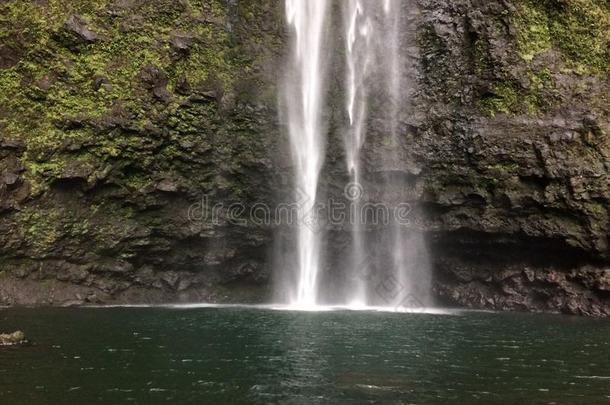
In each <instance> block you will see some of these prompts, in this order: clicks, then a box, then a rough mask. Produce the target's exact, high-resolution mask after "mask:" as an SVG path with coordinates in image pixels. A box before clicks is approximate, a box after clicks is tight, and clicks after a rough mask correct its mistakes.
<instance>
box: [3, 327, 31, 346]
mask: <svg viewBox="0 0 610 405" xmlns="http://www.w3.org/2000/svg"><path fill="white" fill-rule="evenodd" d="M28 343H29V342H28V340H27V339H26V338H25V333H23V332H22V331H20V330H18V331H16V332H13V333H4V334H0V346H24V345H27V344H28Z"/></svg>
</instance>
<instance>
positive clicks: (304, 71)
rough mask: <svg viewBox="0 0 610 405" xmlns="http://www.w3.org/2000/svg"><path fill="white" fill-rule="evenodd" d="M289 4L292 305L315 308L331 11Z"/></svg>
mask: <svg viewBox="0 0 610 405" xmlns="http://www.w3.org/2000/svg"><path fill="white" fill-rule="evenodd" d="M285 6H286V18H287V22H288V24H289V26H290V28H291V30H292V35H293V44H292V54H291V56H290V61H289V73H288V77H287V80H286V83H285V85H284V94H283V96H284V103H285V105H286V107H287V123H288V134H289V138H290V145H291V151H292V157H293V160H294V164H295V188H296V193H295V194H296V199H297V200H300V201H301V203H300V205H299V208H298V211H299V212H298V219H299V221H298V224H297V229H296V266H297V278H296V280H297V282H296V291H294V292H293V293H292V297H291V303H292V304H293V305H295V306H300V307H310V306H315V305H316V302H317V283H318V273H319V271H320V235H319V234H318V232H316V231H317V229H315V228H314V227H312V226H311V225H310V224H311V222H312V221H315V220H316V218H315V215H316V212H315V207H316V201H317V194H318V181H319V177H320V169H321V167H322V163H323V160H324V146H325V139H324V136H323V133H322V132H323V125H322V118H321V115H322V107H323V105H324V99H325V97H324V88H323V86H324V61H323V56H324V55H323V51H322V47H323V43H322V41H323V36H324V32H325V24H326V19H327V16H328V12H329V10H328V3H327V1H326V0H315V1H311V0H286V3H285Z"/></svg>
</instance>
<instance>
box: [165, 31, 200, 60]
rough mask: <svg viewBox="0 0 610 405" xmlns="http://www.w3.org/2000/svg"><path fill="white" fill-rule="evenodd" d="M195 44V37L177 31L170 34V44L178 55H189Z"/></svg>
mask: <svg viewBox="0 0 610 405" xmlns="http://www.w3.org/2000/svg"><path fill="white" fill-rule="evenodd" d="M194 43H195V36H194V35H191V34H185V33H181V32H176V31H173V32H170V34H169V44H170V46H171V47H172V49H173V50H174V51H176V52H178V53H182V54H188V53H189V50H190V49H191V47H192V46H193V44H194Z"/></svg>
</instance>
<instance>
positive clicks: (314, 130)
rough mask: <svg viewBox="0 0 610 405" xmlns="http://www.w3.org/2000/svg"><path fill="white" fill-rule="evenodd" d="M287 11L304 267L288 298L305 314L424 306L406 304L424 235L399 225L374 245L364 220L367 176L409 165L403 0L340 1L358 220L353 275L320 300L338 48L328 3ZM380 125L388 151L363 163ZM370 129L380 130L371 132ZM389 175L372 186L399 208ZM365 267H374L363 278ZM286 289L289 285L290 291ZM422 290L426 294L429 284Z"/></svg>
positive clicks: (289, 102) (348, 150) (299, 250)
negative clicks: (324, 307) (330, 82)
mask: <svg viewBox="0 0 610 405" xmlns="http://www.w3.org/2000/svg"><path fill="white" fill-rule="evenodd" d="M285 5H286V18H287V22H288V25H289V27H290V29H291V34H292V38H293V39H292V48H291V55H290V59H289V60H288V74H287V76H286V80H285V83H284V86H283V104H284V107H285V110H284V111H285V113H286V114H285V118H286V123H287V127H288V133H289V139H290V145H291V152H292V158H293V162H294V172H295V182H294V183H295V195H296V198H297V201H300V204H299V207H298V219H299V223H298V225H297V227H296V232H295V243H296V246H295V249H294V251H295V257H296V260H295V263H296V269H297V270H296V276H295V278H294V280H291V282H290V283H289V288H288V290H289V292H288V294H286V295H287V296H288V301H289V303H290V304H291V305H292V306H293V307H299V308H305V309H307V308H316V306H317V305H320V304H322V303H325V301H327V302H328V301H329V302H332V303H334V304H337V305H343V306H349V307H352V308H361V307H367V306H379V305H381V306H385V307H397V306H417V304H418V302H419V303H421V300H419V298H420V297H421V295H420V296H419V297H417V298H415V300H411V301H410V302H409V301H408V299H409V296H410V295H412V294H414V293H415V292H416V290H418V288H416V287H417V286H416V284H417V283H419V282H420V279H421V278H420V277H418V274H419V273H420V270H419V269H418V266H419V263H421V262H422V261H421V260H419V259H416V257H417V256H418V255H419V256H422V255H421V254H420V252H421V251H422V246H423V245H422V244H421V243H420V242H421V238H419V239H418V238H417V237H413V234H412V233H410V232H409V231H408V230H406V229H405V227H404V226H403V225H402V224H398V223H397V221H394V222H392V223H390V224H388V225H387V226H386V227H385V228H383V229H381V230H378V235H381V236H380V237H379V238H378V240H374V238H373V237H372V236H370V235H369V234H368V232H367V231H368V230H367V229H366V227H365V225H366V223H365V221H363V220H365V218H362V217H361V215H362V212H363V211H362V210H361V207H362V206H363V204H364V203H365V200H364V199H361V198H360V197H361V196H362V195H363V193H366V191H367V190H365V189H364V185H365V184H366V181H367V174H368V173H370V172H367V171H366V170H365V168H366V169H369V167H368V166H369V164H370V165H374V166H378V167H379V166H381V167H386V169H384V170H385V172H386V173H392V172H393V171H394V170H395V169H394V168H395V167H396V164H398V163H397V162H404V161H405V156H402V155H401V153H404V151H402V150H403V149H402V147H401V137H402V136H403V134H402V133H401V131H400V130H399V127H400V125H399V123H400V122H401V118H400V117H399V116H400V115H401V114H400V113H401V112H402V111H403V110H404V107H405V105H404V103H403V102H404V99H405V96H404V87H405V86H404V84H403V83H402V81H401V78H402V76H403V75H404V72H403V69H404V62H405V59H404V55H403V53H404V52H402V49H403V47H404V44H403V43H401V41H402V38H401V35H402V34H403V33H404V31H403V28H404V27H402V26H401V22H402V21H403V18H402V16H401V9H403V6H404V5H405V2H404V1H403V0H383V2H378V1H373V0H343V2H342V3H341V11H342V17H343V26H342V29H343V30H344V32H343V35H342V38H343V46H344V49H345V78H344V80H343V84H344V97H345V105H344V108H345V113H346V120H345V127H344V147H345V155H346V166H347V173H348V176H349V182H350V184H349V185H348V186H349V187H350V188H348V187H346V196H347V197H348V198H349V199H350V200H351V209H352V215H350V216H349V217H348V218H349V219H350V226H349V227H347V228H344V229H349V231H350V232H351V244H350V247H349V249H350V255H349V257H347V258H346V259H345V260H344V261H345V262H346V266H347V267H348V268H349V269H350V273H351V274H349V275H348V277H346V278H345V280H344V282H342V284H341V285H338V286H337V288H335V289H333V290H332V291H330V292H329V294H332V295H333V296H332V297H325V296H324V297H321V296H319V295H323V294H322V293H320V292H319V291H320V290H321V288H320V285H319V284H321V279H322V278H321V275H320V272H321V267H322V265H321V256H322V255H321V239H322V237H323V236H324V235H322V234H321V233H320V232H319V230H318V229H316V226H315V222H316V220H317V218H316V208H317V203H318V189H319V188H320V187H319V180H320V171H321V169H322V165H323V163H324V156H325V148H326V137H325V135H324V133H325V125H324V124H325V123H324V122H323V119H322V117H323V109H324V107H325V98H326V97H325V95H326V94H325V93H326V91H325V90H326V87H327V86H326V85H327V83H326V72H325V70H326V69H325V65H326V64H327V63H328V62H327V60H326V59H328V58H327V56H328V55H327V53H326V51H325V47H326V44H327V43H332V41H329V38H327V37H326V35H325V34H326V24H327V21H329V20H330V18H329V14H330V11H331V7H330V0H285ZM372 99H374V100H376V102H375V104H373V103H371V102H370V100H372ZM373 107H374V108H373ZM373 120H375V122H378V123H380V122H385V123H387V124H388V126H387V128H388V130H387V131H386V133H385V135H386V138H385V139H386V140H389V141H390V144H391V146H390V147H389V148H387V151H384V152H383V154H382V156H380V157H379V159H378V160H379V161H374V162H371V161H369V160H367V159H366V158H365V156H364V155H365V154H364V152H365V149H366V146H367V132H371V133H372V132H376V135H378V132H379V131H378V129H380V128H374V127H373V126H372V125H371V123H372V122H373ZM371 128H373V129H375V131H367V130H370V129H371ZM401 151H402V152H401ZM365 163H366V164H365ZM388 165H389V166H390V167H389V168H387V166H388ZM384 170H381V171H380V172H384ZM390 177H391V176H390V175H388V178H387V179H386V181H381V182H378V184H376V185H375V186H376V187H377V189H378V195H379V196H381V197H382V198H384V200H385V201H384V202H385V203H386V204H388V205H389V204H390V203H395V202H396V201H389V200H392V199H393V198H394V197H393V196H392V194H393V193H394V194H395V192H396V191H397V190H398V191H401V186H398V188H397V187H396V186H395V185H394V184H392V182H391V178H390ZM352 196H353V197H354V198H351V197H352ZM395 200H400V199H399V198H395ZM399 202H401V203H402V202H403V201H399ZM373 245H382V246H381V248H378V247H377V246H373ZM424 250H425V249H424ZM375 255H377V256H381V260H378V261H377V263H375V264H373V265H369V264H367V263H368V261H369V259H370V258H371V257H372V256H375ZM423 256H426V255H425V253H424V254H423ZM424 261H425V260H424ZM363 266H364V267H367V268H366V269H365V270H364V273H366V274H365V275H364V276H363V274H362V273H363ZM330 270H332V269H330ZM373 272H375V273H376V274H374V275H375V277H376V279H374V280H373V279H372V278H371V277H370V275H371V274H372V273H373ZM325 276H327V274H325ZM379 278H381V279H382V280H381V283H384V282H385V281H386V280H385V279H387V280H390V283H389V284H391V285H390V287H392V283H393V286H394V287H396V288H399V291H397V295H396V297H395V298H397V299H398V300H399V301H400V302H393V301H392V300H388V299H386V298H387V297H379V292H378V291H377V287H378V283H379V282H380V280H379ZM424 279H425V277H424ZM385 287H388V285H384V288H385ZM282 288H286V284H283V285H282ZM422 290H427V284H426V286H424V287H423V288H422ZM405 297H406V298H407V301H406V302H405V301H404V299H405ZM413 304H415V305H413Z"/></svg>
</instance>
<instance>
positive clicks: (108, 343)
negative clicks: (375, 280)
mask: <svg viewBox="0 0 610 405" xmlns="http://www.w3.org/2000/svg"><path fill="white" fill-rule="evenodd" d="M15 329H22V330H25V332H26V333H27V335H28V336H29V337H30V338H31V339H32V340H33V341H34V342H36V344H35V345H33V346H31V347H26V348H20V349H1V350H0V403H1V404H18V405H20V404H28V405H29V404H42V403H50V404H64V403H69V404H71V403H75V404H83V403H99V404H124V403H134V404H156V403H173V404H189V403H193V404H195V403H196V404H221V403H235V404H240V403H243V404H259V403H260V404H262V403H289V404H342V403H351V404H360V403H383V404H393V403H396V404H401V403H402V404H446V403H463V404H486V405H488V404H518V403H524V404H579V405H580V404H590V405H595V404H606V403H610V323H608V322H607V321H600V320H591V319H580V318H571V317H562V316H548V315H524V314H490V313H463V314H459V315H434V314H400V313H379V312H349V311H326V312H291V311H273V310H269V309H260V308H259V309H248V308H190V309H167V308H165V309H162V308H113V309H4V310H0V330H6V331H12V330H15Z"/></svg>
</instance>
